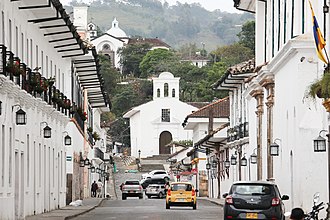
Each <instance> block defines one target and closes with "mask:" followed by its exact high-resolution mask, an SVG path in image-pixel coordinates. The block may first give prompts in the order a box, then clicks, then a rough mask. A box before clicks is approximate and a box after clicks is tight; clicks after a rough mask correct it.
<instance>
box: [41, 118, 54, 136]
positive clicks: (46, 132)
mask: <svg viewBox="0 0 330 220" xmlns="http://www.w3.org/2000/svg"><path fill="white" fill-rule="evenodd" d="M42 124H46V127H44V128H43V131H44V138H51V137H52V129H51V128H50V127H49V126H48V124H47V122H45V121H43V122H40V126H41V125H42Z"/></svg>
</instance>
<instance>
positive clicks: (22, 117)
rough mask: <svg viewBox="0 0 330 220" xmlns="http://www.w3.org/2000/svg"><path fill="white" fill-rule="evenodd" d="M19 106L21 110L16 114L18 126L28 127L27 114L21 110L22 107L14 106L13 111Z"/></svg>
mask: <svg viewBox="0 0 330 220" xmlns="http://www.w3.org/2000/svg"><path fill="white" fill-rule="evenodd" d="M15 106H18V107H19V109H18V111H17V112H16V125H26V113H25V111H23V110H22V109H21V106H20V105H19V104H17V105H13V106H12V111H13V110H14V107H15Z"/></svg>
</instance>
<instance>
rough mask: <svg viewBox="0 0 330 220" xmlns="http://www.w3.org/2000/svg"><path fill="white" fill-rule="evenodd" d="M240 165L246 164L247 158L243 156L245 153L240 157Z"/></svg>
mask: <svg viewBox="0 0 330 220" xmlns="http://www.w3.org/2000/svg"><path fill="white" fill-rule="evenodd" d="M241 166H243V167H245V166H247V159H246V157H245V154H244V156H243V157H242V159H241Z"/></svg>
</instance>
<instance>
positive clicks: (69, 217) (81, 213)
mask: <svg viewBox="0 0 330 220" xmlns="http://www.w3.org/2000/svg"><path fill="white" fill-rule="evenodd" d="M104 200H105V198H103V199H102V200H100V202H99V203H98V204H96V205H95V206H93V207H91V208H89V209H87V210H84V211H82V212H80V213H77V214H74V215H70V216H66V217H65V218H64V220H67V219H72V218H75V217H77V216H79V215H83V214H85V213H87V212H90V211H92V210H93V209H95V208H96V207H98V206H100V205H101V203H102V202H103V201H104Z"/></svg>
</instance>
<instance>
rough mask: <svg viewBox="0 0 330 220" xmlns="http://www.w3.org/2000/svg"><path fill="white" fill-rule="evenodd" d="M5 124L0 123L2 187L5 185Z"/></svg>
mask: <svg viewBox="0 0 330 220" xmlns="http://www.w3.org/2000/svg"><path fill="white" fill-rule="evenodd" d="M5 137H6V136H5V126H4V125H2V130H1V149H2V151H1V155H2V158H1V160H2V161H1V186H2V187H4V185H5V158H6V157H5V153H6V152H5V146H6V144H5Z"/></svg>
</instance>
